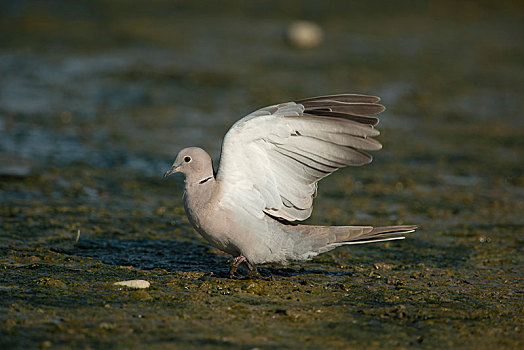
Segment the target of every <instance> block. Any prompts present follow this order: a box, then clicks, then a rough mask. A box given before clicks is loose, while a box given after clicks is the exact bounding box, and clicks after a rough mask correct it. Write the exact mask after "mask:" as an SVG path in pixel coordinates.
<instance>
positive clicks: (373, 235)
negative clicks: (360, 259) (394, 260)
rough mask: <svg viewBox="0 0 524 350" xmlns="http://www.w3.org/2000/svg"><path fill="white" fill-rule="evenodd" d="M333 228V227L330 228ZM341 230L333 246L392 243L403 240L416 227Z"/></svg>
mask: <svg viewBox="0 0 524 350" xmlns="http://www.w3.org/2000/svg"><path fill="white" fill-rule="evenodd" d="M332 227H333V226H332ZM340 228H341V230H340V232H338V234H337V238H336V241H335V242H333V244H337V245H347V244H363V243H373V242H385V241H393V240H397V239H404V238H406V237H404V235H405V234H408V233H411V232H414V231H415V230H416V229H417V228H418V226H416V225H397V226H381V227H370V226H340Z"/></svg>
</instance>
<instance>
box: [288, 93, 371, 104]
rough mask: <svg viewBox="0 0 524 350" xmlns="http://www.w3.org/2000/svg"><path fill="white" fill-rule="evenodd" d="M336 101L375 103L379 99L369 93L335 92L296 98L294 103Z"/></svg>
mask: <svg viewBox="0 0 524 350" xmlns="http://www.w3.org/2000/svg"><path fill="white" fill-rule="evenodd" d="M323 100H325V101H338V102H346V103H376V102H378V101H380V97H378V96H371V95H362V94H336V95H324V96H316V97H309V98H304V99H300V100H296V101H295V102H296V103H300V104H303V102H312V101H323Z"/></svg>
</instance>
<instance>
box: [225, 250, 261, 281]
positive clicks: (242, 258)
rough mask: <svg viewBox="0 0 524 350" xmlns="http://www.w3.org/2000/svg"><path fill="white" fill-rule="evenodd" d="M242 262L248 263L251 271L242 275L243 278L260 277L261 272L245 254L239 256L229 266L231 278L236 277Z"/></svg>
mask: <svg viewBox="0 0 524 350" xmlns="http://www.w3.org/2000/svg"><path fill="white" fill-rule="evenodd" d="M242 263H244V264H246V266H247V268H248V269H249V273H248V274H247V275H245V276H244V277H242V279H255V278H260V274H259V273H258V271H257V268H256V267H254V266H253V265H251V264H250V263H249V261H247V259H246V257H245V256H243V255H240V256H237V257H236V258H234V259H233V261H232V262H231V266H230V267H229V278H234V277H235V272H237V269H238V267H239V266H240V264H242Z"/></svg>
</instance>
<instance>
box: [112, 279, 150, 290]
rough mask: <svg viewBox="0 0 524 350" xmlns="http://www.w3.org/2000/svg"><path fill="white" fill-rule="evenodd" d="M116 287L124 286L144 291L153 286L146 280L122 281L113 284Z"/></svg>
mask: <svg viewBox="0 0 524 350" xmlns="http://www.w3.org/2000/svg"><path fill="white" fill-rule="evenodd" d="M113 284H114V285H115V286H124V287H129V288H136V289H144V288H149V286H150V285H151V284H150V283H149V282H148V281H146V280H129V281H120V282H115V283H113Z"/></svg>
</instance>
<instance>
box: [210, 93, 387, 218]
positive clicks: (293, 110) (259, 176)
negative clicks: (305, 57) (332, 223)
mask: <svg viewBox="0 0 524 350" xmlns="http://www.w3.org/2000/svg"><path fill="white" fill-rule="evenodd" d="M379 100H380V98H378V97H374V96H367V95H350V94H343V95H330V96H320V97H314V98H308V99H304V100H298V101H295V102H288V103H282V104H279V105H274V106H269V107H265V108H262V109H259V110H257V111H255V112H253V113H251V114H249V115H247V116H246V117H244V118H242V119H240V120H239V121H238V122H236V123H235V124H234V125H233V126H232V127H231V129H229V131H228V132H227V134H226V136H225V138H224V141H223V143H222V154H221V158H220V165H219V168H218V173H217V181H218V183H219V184H220V186H221V195H222V196H221V198H222V202H223V203H229V204H228V205H234V206H235V208H236V209H238V208H241V209H243V210H245V211H246V212H248V213H249V214H251V215H253V216H255V217H258V218H263V216H264V215H265V214H269V215H271V216H274V217H278V218H282V219H284V220H288V221H295V220H305V219H307V218H308V217H309V216H310V215H311V211H312V208H313V198H314V197H315V195H316V191H317V182H318V181H319V180H320V179H322V178H324V177H326V176H327V175H329V174H331V173H332V172H334V171H335V170H337V169H339V168H342V167H345V166H348V165H363V164H367V163H369V162H371V160H372V157H371V156H370V155H369V154H368V153H366V152H365V151H368V150H370V151H374V150H379V149H381V148H382V145H381V144H380V143H379V142H378V141H376V140H374V139H372V138H371V137H372V136H377V135H379V132H378V130H376V129H374V127H373V126H374V125H376V124H377V123H378V118H376V117H373V115H376V114H378V113H380V112H382V111H383V110H384V109H385V108H384V106H382V105H380V104H378V103H377V102H378V101H379Z"/></svg>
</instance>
